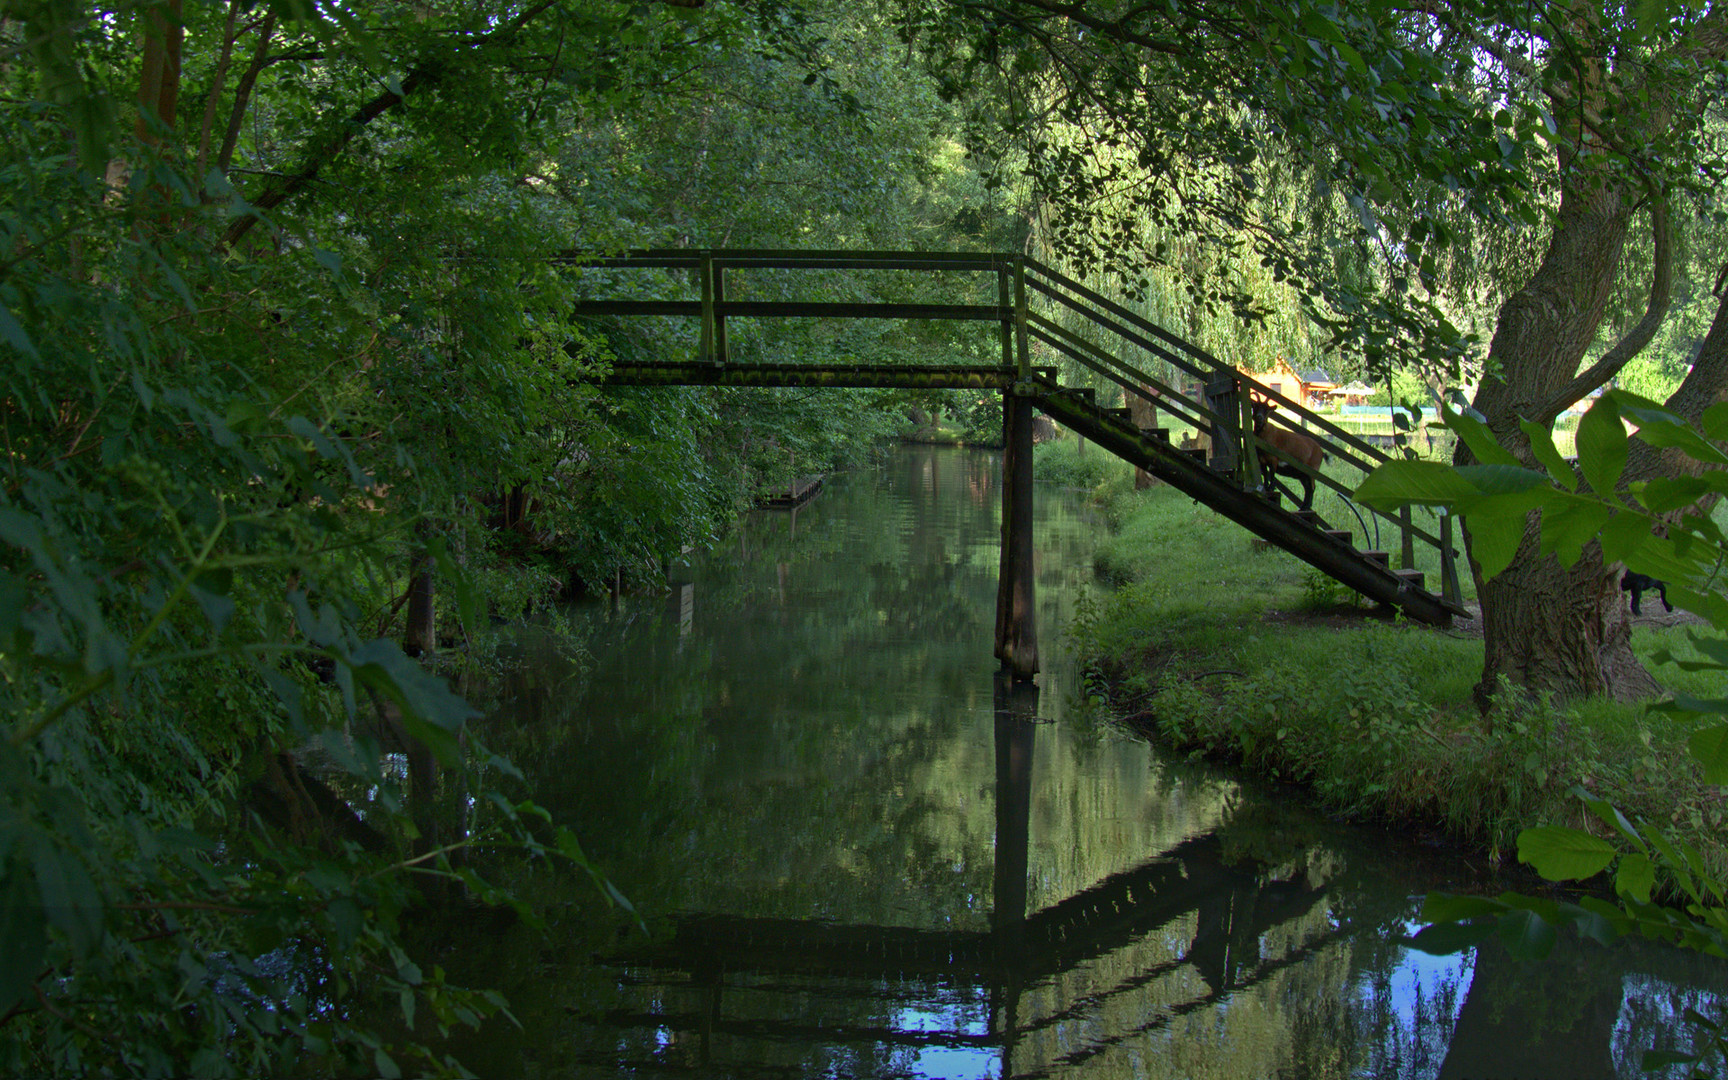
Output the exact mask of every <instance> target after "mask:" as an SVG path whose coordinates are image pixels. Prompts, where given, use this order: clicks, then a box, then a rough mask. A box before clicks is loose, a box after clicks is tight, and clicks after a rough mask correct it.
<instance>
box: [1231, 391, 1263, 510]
mask: <svg viewBox="0 0 1728 1080" xmlns="http://www.w3.org/2000/svg"><path fill="white" fill-rule="evenodd" d="M1236 407H1237V410H1238V411H1237V415H1236V426H1237V428H1238V441H1237V453H1238V454H1239V455H1240V464H1239V466H1238V475H1239V476H1240V477H1241V478H1242V490H1244V491H1253V490H1254V489H1255V488H1257V487H1259V486H1260V454H1259V448H1258V447H1256V446H1255V445H1254V400H1253V396H1252V394H1251V393H1250V392H1249V390H1248V384H1247V383H1246V382H1245V381H1244V380H1242V379H1237V380H1236Z"/></svg>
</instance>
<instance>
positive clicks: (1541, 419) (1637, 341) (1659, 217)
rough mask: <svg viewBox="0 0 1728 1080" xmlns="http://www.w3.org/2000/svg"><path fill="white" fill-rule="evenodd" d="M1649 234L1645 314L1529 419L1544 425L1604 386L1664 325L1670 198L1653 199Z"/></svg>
mask: <svg viewBox="0 0 1728 1080" xmlns="http://www.w3.org/2000/svg"><path fill="white" fill-rule="evenodd" d="M1650 237H1651V240H1652V241H1653V242H1654V247H1655V254H1654V256H1653V262H1654V265H1653V266H1652V267H1651V270H1650V299H1649V302H1648V303H1647V304H1646V305H1645V308H1644V317H1643V318H1642V319H1639V320H1638V324H1637V325H1636V326H1634V327H1632V329H1631V330H1629V331H1627V332H1626V335H1625V336H1624V337H1622V338H1621V339H1620V340H1619V341H1618V342H1617V343H1616V344H1615V345H1614V347H1613V348H1611V349H1609V350H1608V351H1607V352H1605V353H1603V354H1602V358H1601V359H1599V360H1597V361H1596V362H1595V363H1594V364H1591V365H1590V366H1589V367H1587V368H1585V369H1584V370H1583V371H1582V372H1580V373H1579V374H1578V375H1577V376H1576V377H1574V378H1573V380H1572V381H1571V382H1569V383H1567V384H1566V385H1565V386H1564V387H1562V388H1561V389H1560V391H1559V392H1558V393H1556V394H1555V395H1554V396H1553V397H1552V398H1550V399H1549V400H1548V403H1547V404H1546V405H1543V406H1542V408H1540V409H1538V410H1537V411H1536V415H1535V416H1532V417H1531V418H1530V419H1532V420H1534V421H1535V422H1536V423H1538V424H1542V425H1544V426H1546V425H1548V424H1551V423H1553V421H1554V418H1555V417H1556V416H1559V415H1560V411H1561V410H1562V409H1565V408H1566V407H1568V406H1570V405H1572V404H1573V403H1574V402H1576V401H1578V400H1580V399H1581V398H1583V397H1584V395H1585V394H1588V393H1589V392H1590V391H1592V390H1594V389H1596V388H1597V387H1598V386H1601V385H1602V384H1603V383H1605V382H1607V381H1608V380H1609V379H1611V378H1613V377H1614V376H1615V375H1616V374H1618V373H1619V371H1620V369H1621V368H1623V367H1625V366H1626V362H1627V361H1629V360H1631V359H1632V358H1633V357H1634V356H1637V355H1638V354H1639V353H1640V352H1642V351H1643V350H1644V346H1646V345H1648V344H1650V339H1651V338H1653V337H1655V336H1656V331H1657V330H1658V329H1660V328H1661V326H1662V320H1663V319H1664V318H1666V317H1667V315H1668V306H1669V303H1670V301H1671V300H1672V299H1673V281H1674V244H1673V237H1672V235H1671V233H1670V230H1669V227H1668V200H1667V199H1666V198H1661V197H1658V198H1656V199H1655V200H1653V201H1652V202H1651V203H1650Z"/></svg>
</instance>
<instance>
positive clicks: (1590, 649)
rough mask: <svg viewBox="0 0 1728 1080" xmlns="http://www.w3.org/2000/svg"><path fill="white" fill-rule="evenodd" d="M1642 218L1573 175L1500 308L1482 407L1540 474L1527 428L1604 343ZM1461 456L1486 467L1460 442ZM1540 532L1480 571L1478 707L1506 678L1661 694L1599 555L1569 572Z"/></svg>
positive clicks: (1573, 691)
mask: <svg viewBox="0 0 1728 1080" xmlns="http://www.w3.org/2000/svg"><path fill="white" fill-rule="evenodd" d="M1632 212H1633V205H1632V201H1631V199H1630V198H1628V196H1627V193H1626V192H1625V191H1624V189H1623V188H1622V187H1620V186H1619V185H1617V184H1613V183H1610V182H1608V181H1607V179H1606V178H1605V177H1602V176H1600V175H1595V176H1592V175H1584V176H1577V177H1574V178H1573V182H1572V183H1570V184H1569V185H1568V187H1567V189H1566V191H1565V193H1564V195H1563V197H1562V199H1561V205H1560V212H1559V215H1558V217H1557V219H1556V221H1555V225H1554V233H1553V236H1552V237H1551V238H1550V240H1549V244H1548V250H1547V253H1546V254H1545V255H1544V257H1543V260H1542V265H1541V266H1540V267H1539V268H1538V269H1537V271H1536V274H1535V276H1533V277H1532V278H1531V279H1530V281H1529V282H1527V283H1526V284H1525V285H1524V287H1523V288H1521V289H1519V290H1518V291H1517V292H1516V293H1514V294H1513V295H1512V296H1511V297H1510V298H1508V299H1507V301H1506V303H1505V304H1504V305H1503V306H1502V307H1501V309H1500V316H1499V321H1498V324H1497V325H1496V327H1495V330H1494V340H1493V344H1492V346H1491V347H1490V350H1489V365H1488V366H1489V370H1490V371H1498V372H1499V373H1500V375H1499V377H1498V378H1486V377H1485V378H1484V379H1483V380H1482V385H1481V387H1480V388H1479V389H1478V390H1477V392H1476V400H1475V406H1476V408H1477V410H1479V411H1480V412H1481V413H1482V414H1483V415H1484V416H1485V417H1486V418H1487V421H1488V426H1489V428H1490V429H1492V430H1493V432H1494V434H1495V435H1496V436H1497V437H1498V438H1499V440H1500V442H1501V444H1502V445H1503V446H1505V447H1506V448H1507V449H1508V450H1510V451H1512V453H1514V454H1515V455H1517V456H1518V458H1519V459H1520V460H1521V461H1523V462H1525V463H1526V464H1528V465H1530V466H1531V467H1534V468H1539V467H1540V466H1539V465H1537V463H1536V460H1535V458H1534V457H1533V456H1532V455H1531V453H1530V441H1529V439H1528V437H1526V436H1525V435H1524V433H1523V431H1522V430H1520V429H1519V427H1518V422H1519V420H1521V419H1524V418H1538V417H1541V416H1542V412H1543V410H1544V409H1545V408H1547V407H1548V406H1549V405H1550V403H1551V402H1552V401H1553V400H1554V399H1555V396H1556V395H1557V394H1558V393H1559V392H1560V391H1561V390H1562V389H1563V388H1564V387H1565V386H1566V385H1567V384H1568V383H1569V382H1570V381H1571V380H1572V377H1573V376H1574V375H1575V374H1576V373H1577V371H1578V368H1579V364H1580V362H1581V361H1582V360H1583V358H1584V354H1585V351H1586V350H1587V349H1588V348H1589V347H1590V345H1591V343H1592V342H1593V341H1594V340H1595V338H1596V332H1597V330H1598V328H1599V327H1600V325H1601V323H1602V317H1603V311H1604V308H1605V305H1606V303H1607V300H1608V296H1609V293H1610V292H1611V291H1612V289H1613V287H1614V282H1615V276H1616V274H1617V273H1618V270H1619V266H1620V256H1621V252H1622V249H1623V248H1624V246H1625V241H1626V232H1627V227H1628V224H1629V222H1630V220H1631V217H1632ZM1543 419H1546V418H1543ZM1455 460H1456V461H1457V462H1458V463H1459V464H1469V463H1472V462H1473V461H1474V460H1475V459H1474V457H1473V456H1472V455H1471V454H1470V452H1469V450H1468V448H1466V447H1465V446H1464V444H1462V443H1460V444H1459V446H1458V451H1457V457H1456V459H1455ZM1538 528H1539V523H1538V519H1537V517H1536V515H1534V514H1533V515H1532V516H1531V519H1530V521H1529V523H1528V524H1527V526H1526V529H1525V535H1524V540H1523V543H1522V544H1521V545H1520V547H1519V549H1518V554H1517V556H1516V557H1515V558H1514V559H1513V560H1512V564H1511V565H1510V566H1509V567H1507V568H1506V570H1505V571H1503V572H1502V573H1501V574H1500V575H1499V576H1497V577H1495V578H1494V579H1493V580H1492V581H1483V580H1482V578H1481V573H1480V571H1479V569H1478V568H1477V566H1476V564H1475V563H1474V561H1472V563H1471V572H1472V573H1473V574H1475V575H1476V593H1477V596H1479V597H1480V598H1481V601H1482V630H1483V641H1484V646H1485V654H1486V655H1485V657H1484V660H1483V670H1482V681H1481V682H1480V683H1478V684H1477V686H1476V698H1477V702H1478V704H1480V705H1484V706H1485V705H1486V704H1487V702H1488V701H1489V699H1490V698H1492V697H1493V695H1494V694H1496V693H1497V692H1498V690H1499V687H1500V683H1501V681H1502V679H1504V680H1506V681H1507V682H1509V683H1510V684H1511V685H1512V686H1513V687H1515V688H1518V689H1521V690H1527V691H1531V692H1550V693H1552V694H1554V695H1555V696H1556V697H1557V698H1559V699H1561V700H1566V699H1570V698H1577V697H1589V696H1599V695H1608V696H1611V697H1614V698H1618V699H1622V700H1630V699H1635V698H1638V697H1645V696H1649V695H1651V694H1653V693H1655V692H1656V691H1657V689H1658V687H1657V685H1656V682H1655V680H1654V679H1652V678H1651V677H1650V675H1649V673H1648V672H1646V671H1645V670H1644V667H1643V665H1642V664H1640V663H1639V662H1638V659H1637V658H1636V657H1635V656H1633V655H1632V650H1631V645H1630V641H1631V630H1630V625H1631V624H1630V621H1629V616H1628V615H1627V613H1626V610H1625V605H1624V602H1623V601H1622V599H1621V596H1620V593H1619V590H1618V588H1617V586H1616V580H1615V578H1616V575H1614V574H1612V573H1610V572H1609V569H1608V568H1606V567H1604V566H1603V565H1602V558H1601V551H1600V549H1599V548H1597V547H1596V545H1594V544H1591V545H1589V546H1587V547H1586V548H1585V551H1584V556H1583V558H1581V559H1579V560H1578V562H1577V563H1575V564H1574V565H1573V566H1572V567H1571V569H1565V568H1563V567H1561V566H1560V564H1559V562H1558V561H1557V560H1556V559H1555V558H1554V557H1553V556H1551V555H1548V556H1540V557H1538V556H1537V554H1536V552H1537V550H1538V545H1537V538H1538ZM1466 537H1468V530H1466Z"/></svg>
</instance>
